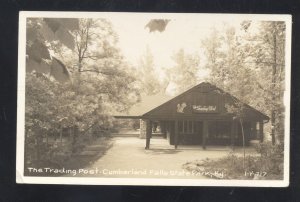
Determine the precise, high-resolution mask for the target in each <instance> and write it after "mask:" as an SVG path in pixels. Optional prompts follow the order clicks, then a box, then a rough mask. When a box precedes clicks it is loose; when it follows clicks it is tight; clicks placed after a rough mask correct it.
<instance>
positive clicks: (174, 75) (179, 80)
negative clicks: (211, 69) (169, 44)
mask: <svg viewBox="0 0 300 202" xmlns="http://www.w3.org/2000/svg"><path fill="white" fill-rule="evenodd" d="M173 60H174V62H175V65H174V66H173V67H171V68H170V69H167V70H166V74H167V75H168V76H169V78H170V82H173V83H174V84H176V85H177V91H178V92H183V91H185V90H187V89H188V88H189V87H192V86H194V85H196V84H197V74H198V71H199V69H200V68H199V63H200V58H199V56H198V55H197V54H186V53H185V52H184V50H183V49H180V50H179V51H178V52H177V53H175V54H174V56H173Z"/></svg>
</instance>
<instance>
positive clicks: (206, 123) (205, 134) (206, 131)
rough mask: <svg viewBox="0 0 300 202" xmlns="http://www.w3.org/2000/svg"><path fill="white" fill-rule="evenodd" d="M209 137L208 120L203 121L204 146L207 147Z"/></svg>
mask: <svg viewBox="0 0 300 202" xmlns="http://www.w3.org/2000/svg"><path fill="white" fill-rule="evenodd" d="M207 137H208V121H203V132H202V148H203V149H206V138H207Z"/></svg>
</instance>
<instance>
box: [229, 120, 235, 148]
mask: <svg viewBox="0 0 300 202" xmlns="http://www.w3.org/2000/svg"><path fill="white" fill-rule="evenodd" d="M235 127H236V122H235V120H232V122H231V131H230V144H231V148H232V150H234V139H235V131H236V130H235Z"/></svg>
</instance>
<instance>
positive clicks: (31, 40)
mask: <svg viewBox="0 0 300 202" xmlns="http://www.w3.org/2000/svg"><path fill="white" fill-rule="evenodd" d="M78 26H79V25H78V20H77V19H68V18H29V19H27V27H26V70H27V72H32V71H36V72H39V73H46V74H51V75H52V76H54V77H55V78H56V79H57V80H59V81H66V80H68V79H69V74H68V70H67V69H66V67H65V65H64V64H63V63H62V62H61V61H59V60H57V59H56V58H54V57H52V56H53V55H52V54H51V50H50V46H49V43H50V42H55V43H58V42H59V43H61V44H64V45H65V46H66V47H68V49H71V50H72V49H73V48H74V44H75V42H74V39H73V37H72V35H71V33H70V32H71V31H73V30H76V29H78ZM57 72H60V74H57Z"/></svg>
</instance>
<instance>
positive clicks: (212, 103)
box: [143, 82, 269, 120]
mask: <svg viewBox="0 0 300 202" xmlns="http://www.w3.org/2000/svg"><path fill="white" fill-rule="evenodd" d="M236 99H237V98H235V97H233V96H232V95H230V94H228V93H226V92H224V91H223V90H221V89H219V88H217V87H216V86H214V85H211V84H210V83H206V82H203V83H201V84H199V85H197V86H195V87H193V88H191V89H189V90H187V91H185V92H184V93H182V94H180V95H178V96H176V97H175V98H173V99H171V100H169V101H168V102H165V103H164V104H162V105H160V106H158V107H156V108H154V109H152V110H151V111H149V112H147V113H145V114H144V115H143V116H144V117H195V116H196V117H197V116H199V117H201V116H202V117H203V116H205V117H213V116H220V115H222V116H226V115H230V114H229V113H228V112H227V110H226V108H225V104H229V105H234V100H236ZM245 106H246V107H245V115H246V117H248V118H249V119H263V120H268V119H269V118H268V117H267V116H266V115H264V114H262V113H261V112H259V111H257V110H255V109H254V108H252V107H250V106H249V105H245Z"/></svg>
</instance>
